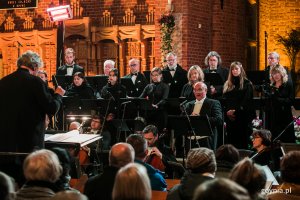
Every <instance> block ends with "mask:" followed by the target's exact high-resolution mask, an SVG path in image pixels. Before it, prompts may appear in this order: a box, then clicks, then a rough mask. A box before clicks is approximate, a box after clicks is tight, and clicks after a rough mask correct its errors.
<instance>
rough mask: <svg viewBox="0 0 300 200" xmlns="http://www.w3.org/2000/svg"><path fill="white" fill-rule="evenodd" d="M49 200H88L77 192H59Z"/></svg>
mask: <svg viewBox="0 0 300 200" xmlns="http://www.w3.org/2000/svg"><path fill="white" fill-rule="evenodd" d="M51 200H88V198H87V197H86V196H85V195H83V194H81V193H80V192H78V191H74V190H73V191H70V190H68V191H61V192H58V193H56V194H55V195H54V197H52V198H51Z"/></svg>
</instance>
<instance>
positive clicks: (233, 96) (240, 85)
mask: <svg viewBox="0 0 300 200" xmlns="http://www.w3.org/2000/svg"><path fill="white" fill-rule="evenodd" d="M223 99H224V104H225V110H224V113H225V122H226V130H227V135H228V136H227V137H228V143H230V144H232V145H234V146H235V147H236V148H239V149H247V148H248V142H249V137H250V135H251V133H252V125H251V122H252V119H253V118H254V117H255V111H254V109H252V107H253V106H252V105H253V104H252V99H253V86H252V83H251V82H250V81H249V80H248V79H247V77H246V73H245V71H244V69H243V66H242V64H241V63H240V62H233V63H231V66H230V70H229V75H228V79H227V81H226V82H225V84H224V89H223Z"/></svg>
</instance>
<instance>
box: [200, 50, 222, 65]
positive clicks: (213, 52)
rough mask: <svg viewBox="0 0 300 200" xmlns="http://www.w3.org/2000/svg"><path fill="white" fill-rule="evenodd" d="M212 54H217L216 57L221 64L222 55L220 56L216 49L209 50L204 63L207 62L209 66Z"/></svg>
mask: <svg viewBox="0 0 300 200" xmlns="http://www.w3.org/2000/svg"><path fill="white" fill-rule="evenodd" d="M212 56H216V57H217V59H218V65H221V64H222V59H221V56H220V55H219V54H218V53H217V52H216V51H211V52H209V53H208V54H207V56H206V57H205V59H204V64H205V65H206V66H209V63H208V60H209V58H210V57H212Z"/></svg>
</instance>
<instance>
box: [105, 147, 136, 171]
mask: <svg viewBox="0 0 300 200" xmlns="http://www.w3.org/2000/svg"><path fill="white" fill-rule="evenodd" d="M134 155H135V153H134V149H133V147H132V146H131V145H130V144H128V143H123V142H121V143H117V144H115V145H113V146H112V147H111V150H110V151H109V165H110V166H113V167H117V168H121V167H123V166H125V165H127V164H128V163H132V162H133V161H134Z"/></svg>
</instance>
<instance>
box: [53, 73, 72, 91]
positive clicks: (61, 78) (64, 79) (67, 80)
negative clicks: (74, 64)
mask: <svg viewBox="0 0 300 200" xmlns="http://www.w3.org/2000/svg"><path fill="white" fill-rule="evenodd" d="M53 79H56V81H57V84H56V81H53V84H54V86H55V88H57V86H58V85H59V86H61V87H62V88H63V89H67V88H68V86H69V85H71V84H72V82H73V76H65V75H52V80H53Z"/></svg>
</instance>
